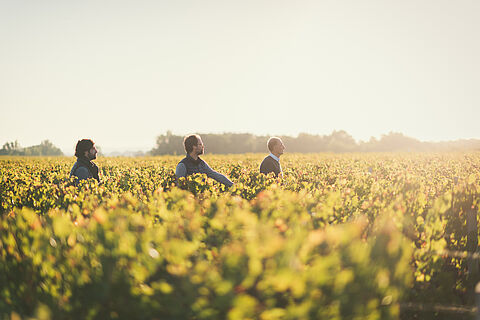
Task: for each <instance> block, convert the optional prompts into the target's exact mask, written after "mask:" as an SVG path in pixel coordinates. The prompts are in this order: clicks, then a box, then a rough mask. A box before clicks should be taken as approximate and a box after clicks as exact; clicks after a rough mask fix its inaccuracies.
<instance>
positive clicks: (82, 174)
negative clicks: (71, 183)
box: [70, 157, 100, 182]
mask: <svg viewBox="0 0 480 320" xmlns="http://www.w3.org/2000/svg"><path fill="white" fill-rule="evenodd" d="M98 171H99V170H98V167H97V165H96V164H95V163H93V162H92V161H89V160H88V159H87V158H83V157H79V158H77V162H75V164H74V165H73V167H72V170H71V171H70V177H72V176H75V177H77V178H78V180H79V181H80V180H85V179H89V178H93V179H95V180H97V181H98V182H100V177H99V175H98Z"/></svg>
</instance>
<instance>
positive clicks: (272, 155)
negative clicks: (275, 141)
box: [270, 153, 280, 163]
mask: <svg viewBox="0 0 480 320" xmlns="http://www.w3.org/2000/svg"><path fill="white" fill-rule="evenodd" d="M270 157H272V158H273V159H275V160H277V162H278V163H280V158H279V157H277V156H276V155H274V154H273V153H270Z"/></svg>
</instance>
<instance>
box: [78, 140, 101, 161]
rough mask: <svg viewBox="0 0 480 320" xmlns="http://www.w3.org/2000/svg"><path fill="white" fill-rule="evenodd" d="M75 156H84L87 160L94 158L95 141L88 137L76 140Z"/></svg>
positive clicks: (95, 154) (95, 152) (95, 155)
mask: <svg viewBox="0 0 480 320" xmlns="http://www.w3.org/2000/svg"><path fill="white" fill-rule="evenodd" d="M75 156H76V157H77V158H79V157H84V158H87V159H88V160H93V159H96V158H97V148H95V143H94V142H93V141H92V140H90V139H83V140H78V142H77V146H76V147H75Z"/></svg>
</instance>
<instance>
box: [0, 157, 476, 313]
mask: <svg viewBox="0 0 480 320" xmlns="http://www.w3.org/2000/svg"><path fill="white" fill-rule="evenodd" d="M263 156H264V155H261V154H246V155H215V156H205V157H204V159H205V160H206V161H207V162H208V163H209V165H210V166H211V167H212V168H214V169H215V170H217V171H219V172H221V173H223V174H225V175H226V176H228V177H229V178H230V179H231V180H232V181H233V182H234V183H235V184H234V186H233V187H231V188H230V189H226V188H225V187H224V186H223V185H221V184H218V183H217V182H216V181H214V180H211V179H209V178H207V177H206V176H203V175H195V176H189V177H188V178H186V179H184V178H182V179H180V181H178V183H177V182H176V180H175V175H174V171H175V166H176V164H177V163H178V161H179V160H180V159H181V157H180V156H176V157H174V156H162V157H151V158H103V159H99V160H97V161H96V163H97V164H98V166H99V168H100V178H101V180H102V183H101V184H97V183H96V181H88V182H82V183H80V185H78V186H75V184H74V182H73V180H71V179H69V178H68V174H69V172H70V169H71V166H72V165H73V163H74V162H75V160H74V158H67V157H59V158H28V159H27V158H23V157H7V158H0V319H30V318H36V319H231V320H235V319H262V320H274V319H292V320H293V319H452V318H455V319H473V318H474V316H475V311H474V310H475V294H474V287H475V285H476V284H477V283H478V282H479V281H480V275H479V272H478V254H477V247H478V233H477V230H478V220H477V212H478V208H479V201H480V197H479V194H480V154H479V153H443V154H427V153H424V154H420V153H418V154H415V153H408V154H407V153H402V154H343V155H333V154H311V155H302V154H286V155H284V156H283V157H282V167H283V170H284V177H283V179H281V180H277V179H275V178H274V177H273V176H265V175H262V174H260V173H259V172H258V167H259V164H260V162H261V160H262V158H263ZM467 220H469V221H468V223H467ZM472 221H473V222H472ZM472 223H473V227H472Z"/></svg>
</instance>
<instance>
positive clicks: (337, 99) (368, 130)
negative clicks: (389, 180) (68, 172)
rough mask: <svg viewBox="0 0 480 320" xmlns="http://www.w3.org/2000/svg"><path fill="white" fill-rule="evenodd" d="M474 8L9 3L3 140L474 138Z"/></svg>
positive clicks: (467, 1) (468, 0)
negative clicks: (206, 135) (335, 134)
mask: <svg viewBox="0 0 480 320" xmlns="http://www.w3.org/2000/svg"><path fill="white" fill-rule="evenodd" d="M478 12H480V2H478V1H472V0H460V1H457V2H450V1H444V0H442V1H435V0H425V1H422V2H418V1H414V0H406V1H402V2H396V3H390V2H389V3H386V2H383V1H381V0H367V1H362V2H361V3H360V2H356V1H354V0H342V1H336V2H334V3H330V2H323V1H313V0H305V1H301V2H296V3H290V2H286V1H271V0H260V1H243V2H240V3H237V2H229V1H220V0H211V1H206V2H202V3H198V2H195V1H192V0H186V1H184V2H182V3H176V2H175V3H172V2H158V1H153V0H146V1H142V2H135V1H131V0H126V1H123V2H121V3H114V4H111V3H99V2H95V1H90V0H86V1H82V2H81V3H74V2H62V1H55V0H47V1H42V2H29V1H22V0H20V1H15V2H2V3H0V39H2V44H3V49H2V50H1V51H0V87H2V90H1V91H0V111H1V115H2V116H1V117H0V139H2V140H3V141H4V142H10V141H15V140H18V141H19V143H20V144H21V145H22V146H31V145H36V144H39V143H40V142H41V141H42V140H49V141H51V142H52V143H53V144H54V145H56V146H58V147H59V148H61V149H62V151H63V152H64V153H70V151H69V150H73V149H74V145H75V143H76V141H77V140H78V139H81V138H92V139H93V140H94V141H96V142H97V143H98V145H100V146H101V147H103V148H105V152H113V151H115V150H131V149H132V148H135V151H137V150H149V149H151V148H153V146H155V140H156V137H157V136H158V135H160V134H162V132H166V131H167V130H171V131H172V132H175V133H177V134H179V135H184V134H188V133H190V132H211V133H222V132H234V133H241V132H250V133H252V134H255V135H267V134H274V135H289V136H296V135H298V134H299V133H301V132H304V133H308V134H313V135H328V134H330V133H331V132H332V131H334V130H345V131H346V132H348V133H349V134H350V135H351V136H352V137H354V139H355V140H356V141H360V140H361V141H368V140H369V139H370V137H376V138H377V137H380V136H381V135H383V134H388V133H389V132H401V133H402V134H404V135H405V136H408V137H413V138H415V139H418V140H420V141H454V140H459V139H479V138H480V127H479V126H478V124H477V122H478V121H477V119H479V118H480V81H478V74H480V64H479V63H478V61H477V60H478V59H477V57H478V56H480V41H475V40H474V39H476V38H477V34H476V31H475V30H479V29H480V19H478V17H477V16H478ZM38 137H42V140H40V141H38ZM107 146H108V147H107ZM107 149H108V150H112V151H107ZM132 151H133V150H132ZM72 152H73V151H72Z"/></svg>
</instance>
